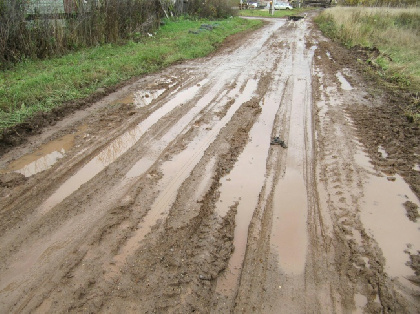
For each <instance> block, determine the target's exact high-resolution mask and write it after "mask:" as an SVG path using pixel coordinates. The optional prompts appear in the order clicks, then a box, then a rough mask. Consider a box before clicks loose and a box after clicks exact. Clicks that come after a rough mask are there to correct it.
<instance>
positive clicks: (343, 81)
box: [336, 72, 353, 91]
mask: <svg viewBox="0 0 420 314" xmlns="http://www.w3.org/2000/svg"><path fill="white" fill-rule="evenodd" d="M336 76H337V79H338V80H339V81H340V86H341V89H343V90H346V91H350V90H352V89H353V87H352V86H351V84H350V83H349V82H348V81H347V80H346V78H345V77H344V76H343V74H341V72H337V74H336Z"/></svg>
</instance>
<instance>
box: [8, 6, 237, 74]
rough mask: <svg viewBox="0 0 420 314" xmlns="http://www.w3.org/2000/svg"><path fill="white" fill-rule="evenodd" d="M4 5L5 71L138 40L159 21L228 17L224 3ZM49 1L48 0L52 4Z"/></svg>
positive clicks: (229, 9) (228, 9) (155, 26)
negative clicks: (31, 61) (164, 18)
mask: <svg viewBox="0 0 420 314" xmlns="http://www.w3.org/2000/svg"><path fill="white" fill-rule="evenodd" d="M45 2H46V1H44V5H41V3H40V0H0V69H4V68H6V67H7V66H9V65H11V64H14V63H16V62H19V61H22V60H24V59H28V58H29V59H34V58H41V59H42V58H46V57H50V56H54V55H61V54H64V53H66V52H68V51H70V50H75V49H79V48H82V47H89V46H96V45H100V44H104V43H118V42H120V41H124V40H127V39H133V40H137V39H139V38H141V37H142V36H144V35H146V33H151V32H152V31H153V30H155V29H156V28H157V27H158V25H159V19H160V17H162V16H164V15H167V16H169V14H170V15H171V16H179V15H184V14H186V15H189V16H197V17H205V18H225V17H228V16H230V15H232V14H233V12H232V9H231V7H230V6H229V5H228V4H227V2H226V1H225V0H207V1H203V0H189V1H184V0H176V1H173V0H55V1H53V0H51V3H54V4H55V5H51V4H48V5H46V4H45ZM47 2H48V1H47Z"/></svg>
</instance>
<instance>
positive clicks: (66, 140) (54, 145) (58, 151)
mask: <svg viewBox="0 0 420 314" xmlns="http://www.w3.org/2000/svg"><path fill="white" fill-rule="evenodd" d="M86 129H87V126H86V125H84V126H81V127H79V128H78V131H77V132H76V133H72V134H67V135H64V136H62V137H60V138H59V139H57V140H54V141H51V142H48V143H46V144H45V145H42V146H41V147H40V148H39V149H37V150H36V151H35V152H33V153H32V154H29V155H25V156H23V157H21V158H19V159H18V160H16V161H13V162H11V163H10V164H9V165H8V166H7V167H6V168H5V169H2V170H0V173H8V172H13V171H14V172H18V173H21V174H23V175H24V176H25V177H30V176H32V175H34V174H37V173H39V172H41V171H44V170H47V169H49V168H51V167H52V166H53V165H54V164H55V163H56V162H57V161H58V160H59V159H60V158H63V157H64V156H65V154H66V152H68V151H69V150H70V149H71V148H73V146H74V140H75V138H76V136H82V134H84V132H85V130H86Z"/></svg>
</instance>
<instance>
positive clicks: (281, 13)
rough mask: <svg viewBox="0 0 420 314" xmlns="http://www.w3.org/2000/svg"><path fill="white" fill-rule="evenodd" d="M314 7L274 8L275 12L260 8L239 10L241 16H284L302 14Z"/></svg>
mask: <svg viewBox="0 0 420 314" xmlns="http://www.w3.org/2000/svg"><path fill="white" fill-rule="evenodd" d="M311 9H313V8H294V9H293V10H274V14H270V12H269V11H268V10H265V9H263V10H259V9H251V10H239V11H238V15H239V16H251V17H252V16H255V17H284V16H289V15H296V14H301V13H303V12H308V11H309V10H311Z"/></svg>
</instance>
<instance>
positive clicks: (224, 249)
mask: <svg viewBox="0 0 420 314" xmlns="http://www.w3.org/2000/svg"><path fill="white" fill-rule="evenodd" d="M223 49H224V50H222V51H221V52H219V53H216V54H214V55H213V56H211V57H208V58H203V59H201V60H198V61H188V62H185V63H181V64H178V65H176V66H174V67H171V68H169V69H167V70H165V71H162V73H156V74H155V75H151V76H147V77H143V78H142V79H141V80H139V81H138V82H136V83H135V84H134V85H130V86H128V87H127V89H124V90H122V91H120V92H119V94H115V95H114V96H112V95H110V98H109V101H108V102H107V103H106V105H107V106H108V105H112V104H124V106H109V108H110V110H111V111H112V110H116V111H117V113H120V111H122V113H127V115H126V116H127V117H128V118H127V119H130V122H131V123H127V124H126V125H125V124H122V125H120V126H118V129H117V130H116V131H118V134H121V135H120V136H118V137H116V135H115V134H117V133H114V134H105V135H104V136H103V138H100V139H98V144H97V146H95V144H96V143H93V141H92V139H93V137H92V139H91V136H90V134H85V129H84V128H83V127H81V128H79V130H78V132H75V133H74V134H68V135H66V136H64V137H61V138H58V139H57V140H55V141H52V142H50V143H47V144H46V145H43V146H41V147H39V148H38V149H37V150H36V151H35V152H34V153H32V154H30V155H28V156H25V157H23V158H22V159H20V160H16V161H15V162H10V161H7V160H4V161H3V160H2V164H9V168H8V169H7V170H5V171H7V172H12V171H17V172H20V173H22V174H24V175H25V176H27V177H29V176H31V177H32V178H30V179H28V180H27V181H24V178H23V177H22V176H17V175H16V176H14V175H13V176H10V177H8V178H6V179H7V180H8V181H6V180H5V182H6V183H7V184H8V186H5V187H1V188H2V190H1V191H0V192H1V194H0V197H2V199H1V207H0V218H1V219H0V235H1V238H0V309H1V310H2V311H4V312H8V313H27V312H28V313H29V312H38V313H62V312H94V313H97V312H106V313H119V312H124V313H146V312H148V313H149V312H150V313H153V312H157V313H163V312H173V313H190V312H193V311H195V312H212V313H236V312H244V313H279V312H282V313H308V312H315V313H333V312H343V313H349V312H357V313H358V312H360V313H362V312H365V313H371V312H374V310H378V309H383V310H384V311H385V309H386V311H389V312H396V313H399V312H401V313H405V312H416V311H415V310H416V309H419V307H418V305H416V304H414V303H412V302H411V301H410V300H415V299H414V298H413V296H415V294H416V293H417V291H418V287H417V286H416V285H415V284H414V283H413V281H410V280H411V279H412V278H414V277H413V276H414V270H413V269H412V268H410V267H409V266H407V261H408V260H409V254H411V255H415V254H416V252H417V251H418V250H419V249H420V243H419V241H418V239H419V238H420V237H419V236H418V235H419V222H413V221H410V220H409V219H408V218H407V217H406V209H405V208H404V206H403V203H404V202H406V201H411V202H413V203H414V204H419V202H418V199H416V196H415V195H414V194H413V193H412V192H411V191H410V189H409V188H408V186H407V185H406V183H405V182H404V181H403V179H402V177H400V176H398V175H395V176H393V177H387V176H384V175H383V174H381V173H380V172H379V171H378V169H376V168H373V166H372V162H371V161H370V159H369V156H368V153H367V152H368V151H372V147H369V150H368V149H365V147H364V146H363V145H362V144H361V143H362V142H363V141H362V140H363V139H364V138H363V134H362V135H360V134H358V133H357V131H358V130H357V124H356V123H353V119H352V115H351V114H350V111H349V110H347V109H348V107H347V106H348V105H353V104H355V103H359V102H360V103H364V101H365V99H366V98H364V97H363V95H367V91H366V90H365V87H364V86H363V84H366V82H365V83H363V84H358V82H359V79H357V77H355V75H356V74H355V73H354V71H353V70H352V67H351V65H349V64H346V62H347V61H348V60H349V59H348V58H347V57H346V58H344V57H343V60H344V61H343V60H340V55H337V53H338V52H339V51H341V50H340V49H341V48H340V49H339V48H337V47H336V46H334V44H332V43H330V42H328V41H326V40H325V39H324V38H323V37H322V36H321V35H320V33H319V32H318V31H317V29H316V28H315V27H313V26H312V22H311V20H310V19H303V20H302V21H300V22H296V23H291V22H287V21H286V20H285V19H271V20H268V21H267V23H266V25H265V26H264V27H263V28H262V29H260V30H257V31H256V32H255V33H253V34H248V35H246V36H245V35H244V36H239V37H238V38H236V39H232V42H230V43H228V44H227V46H226V47H224V48H223ZM345 56H347V55H345ZM344 66H345V67H344ZM349 82H351V84H350V83H349ZM124 93H125V94H124ZM107 99H108V98H107ZM369 101H371V99H370V98H369ZM369 105H370V104H369ZM128 113H129V114H128ZM84 118H86V115H85V116H84ZM84 118H80V120H82V119H84ZM72 119H75V120H77V117H74V118H72ZM89 119H90V120H89V121H92V123H91V124H89V128H90V129H92V132H95V128H97V130H102V128H103V127H104V126H106V123H107V122H104V121H102V120H101V119H100V117H99V115H98V116H96V115H95V114H93V113H92V114H91V116H89ZM95 119H96V120H95ZM71 121H74V120H71ZM134 121H135V122H134ZM355 121H356V120H355ZM55 127H56V128H57V132H59V131H60V127H59V126H55ZM53 129H54V128H53ZM60 134H63V133H60ZM95 134H101V133H100V132H97V133H95ZM357 135H359V138H358V137H357ZM78 136H79V137H82V139H85V141H83V140H82V141H77V144H78V145H74V143H75V140H76V138H77V137H78ZM277 136H278V137H280V138H281V139H282V140H284V141H285V143H286V146H280V145H271V144H270V142H271V139H272V137H277ZM99 142H100V143H99ZM79 143H80V145H79ZM104 143H105V144H104ZM375 145H376V146H374V148H373V150H374V151H376V150H377V152H378V154H381V156H382V157H383V158H384V159H388V158H392V150H391V149H388V146H386V147H387V150H389V151H388V152H387V151H386V150H385V149H384V147H382V146H380V145H378V144H375ZM95 147H96V148H97V150H95ZM99 147H101V148H100V149H99ZM70 151H71V154H72V155H71V158H64V157H66V154H67V153H69V152H70ZM92 151H93V152H94V153H92ZM388 153H389V154H388ZM88 154H92V155H88ZM69 155H70V153H69ZM7 158H9V157H7ZM68 159H71V160H68ZM75 164H77V168H76V167H75V166H74V165H75ZM52 165H55V166H57V167H59V169H63V170H66V171H56V173H53V172H55V171H51V170H50V171H49V172H47V171H45V170H48V169H50V168H51V167H52ZM416 167H417V168H418V164H417V165H414V169H417V168H416ZM54 169H55V168H54ZM43 171H45V172H44V173H42V172H43ZM47 175H48V176H51V177H50V178H48V180H45V177H46V176H47ZM43 176H44V177H43ZM39 178H44V179H39ZM47 181H48V182H47ZM58 182H60V184H58ZM14 185H15V186H14ZM231 209H235V210H231ZM402 230H403V231H404V232H402ZM390 279H392V282H391V281H390ZM372 282H374V283H375V285H372V284H371V283H372ZM396 287H397V288H396ZM397 294H398V299H396V298H393V296H395V295H397ZM410 302H411V303H410ZM388 309H391V310H388ZM407 309H408V310H407ZM413 309H414V310H413ZM0 312H1V311H0Z"/></svg>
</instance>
